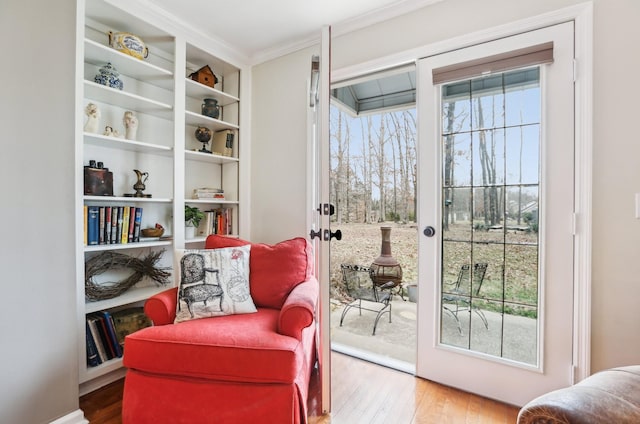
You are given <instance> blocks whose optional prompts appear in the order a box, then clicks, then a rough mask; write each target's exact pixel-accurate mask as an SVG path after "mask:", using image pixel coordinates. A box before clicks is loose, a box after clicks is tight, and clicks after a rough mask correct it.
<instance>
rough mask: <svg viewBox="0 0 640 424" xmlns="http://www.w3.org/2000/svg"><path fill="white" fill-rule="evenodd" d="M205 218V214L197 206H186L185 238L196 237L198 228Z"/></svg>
mask: <svg viewBox="0 0 640 424" xmlns="http://www.w3.org/2000/svg"><path fill="white" fill-rule="evenodd" d="M203 218H204V212H202V211H201V210H200V209H198V208H197V207H195V206H189V205H184V224H185V231H184V237H185V238H186V239H192V238H194V237H195V234H196V228H197V227H198V225H200V221H202V219H203Z"/></svg>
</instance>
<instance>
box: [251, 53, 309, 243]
mask: <svg viewBox="0 0 640 424" xmlns="http://www.w3.org/2000/svg"><path fill="white" fill-rule="evenodd" d="M314 53H315V54H318V53H317V50H315V49H305V50H301V51H298V52H296V53H292V54H289V55H286V56H283V57H281V58H278V59H275V60H272V61H270V62H266V63H263V64H261V65H259V66H257V67H255V68H253V72H252V78H253V81H252V99H254V100H253V101H252V107H251V108H252V111H251V115H252V122H251V129H252V140H251V165H252V168H251V213H250V215H251V217H250V219H251V235H250V238H251V240H252V241H259V242H265V243H275V242H278V241H281V240H285V239H288V238H291V237H306V234H307V233H308V232H309V230H308V229H307V228H306V216H307V211H306V200H305V199H306V197H305V196H306V164H307V109H308V102H309V94H308V92H309V89H308V82H307V81H308V78H309V76H310V73H311V56H312V55H313V54H314Z"/></svg>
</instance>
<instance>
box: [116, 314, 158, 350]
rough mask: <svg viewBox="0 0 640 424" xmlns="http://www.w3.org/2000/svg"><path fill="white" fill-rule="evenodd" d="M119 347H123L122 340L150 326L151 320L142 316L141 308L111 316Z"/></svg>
mask: <svg viewBox="0 0 640 424" xmlns="http://www.w3.org/2000/svg"><path fill="white" fill-rule="evenodd" d="M111 316H112V317H113V323H114V326H115V329H116V336H117V338H118V343H120V346H124V338H125V337H126V336H127V335H129V334H131V333H135V332H136V331H138V330H140V329H142V328H145V327H150V326H151V320H149V318H148V317H147V316H146V315H145V314H144V310H143V308H127V309H123V310H121V311H116V312H113V313H112V314H111Z"/></svg>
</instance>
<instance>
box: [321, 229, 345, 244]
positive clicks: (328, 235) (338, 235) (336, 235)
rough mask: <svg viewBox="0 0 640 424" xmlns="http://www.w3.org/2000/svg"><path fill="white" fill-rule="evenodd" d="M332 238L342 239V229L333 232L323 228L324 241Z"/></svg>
mask: <svg viewBox="0 0 640 424" xmlns="http://www.w3.org/2000/svg"><path fill="white" fill-rule="evenodd" d="M332 238H335V239H336V240H342V231H340V230H336V232H335V233H332V232H331V231H329V230H324V241H329V240H331V239H332Z"/></svg>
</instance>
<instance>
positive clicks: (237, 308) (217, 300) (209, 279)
mask: <svg viewBox="0 0 640 424" xmlns="http://www.w3.org/2000/svg"><path fill="white" fill-rule="evenodd" d="M250 253H251V246H250V245H246V246H236V247H229V248H221V249H204V250H177V251H176V259H177V261H178V264H179V266H178V269H179V270H180V283H179V287H178V297H177V311H176V318H175V322H176V323H179V322H183V321H189V320H192V319H199V318H208V317H214V316H223V315H234V314H248V313H253V312H256V307H255V305H254V304H253V300H252V299H251V295H250V293H249V256H250Z"/></svg>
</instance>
